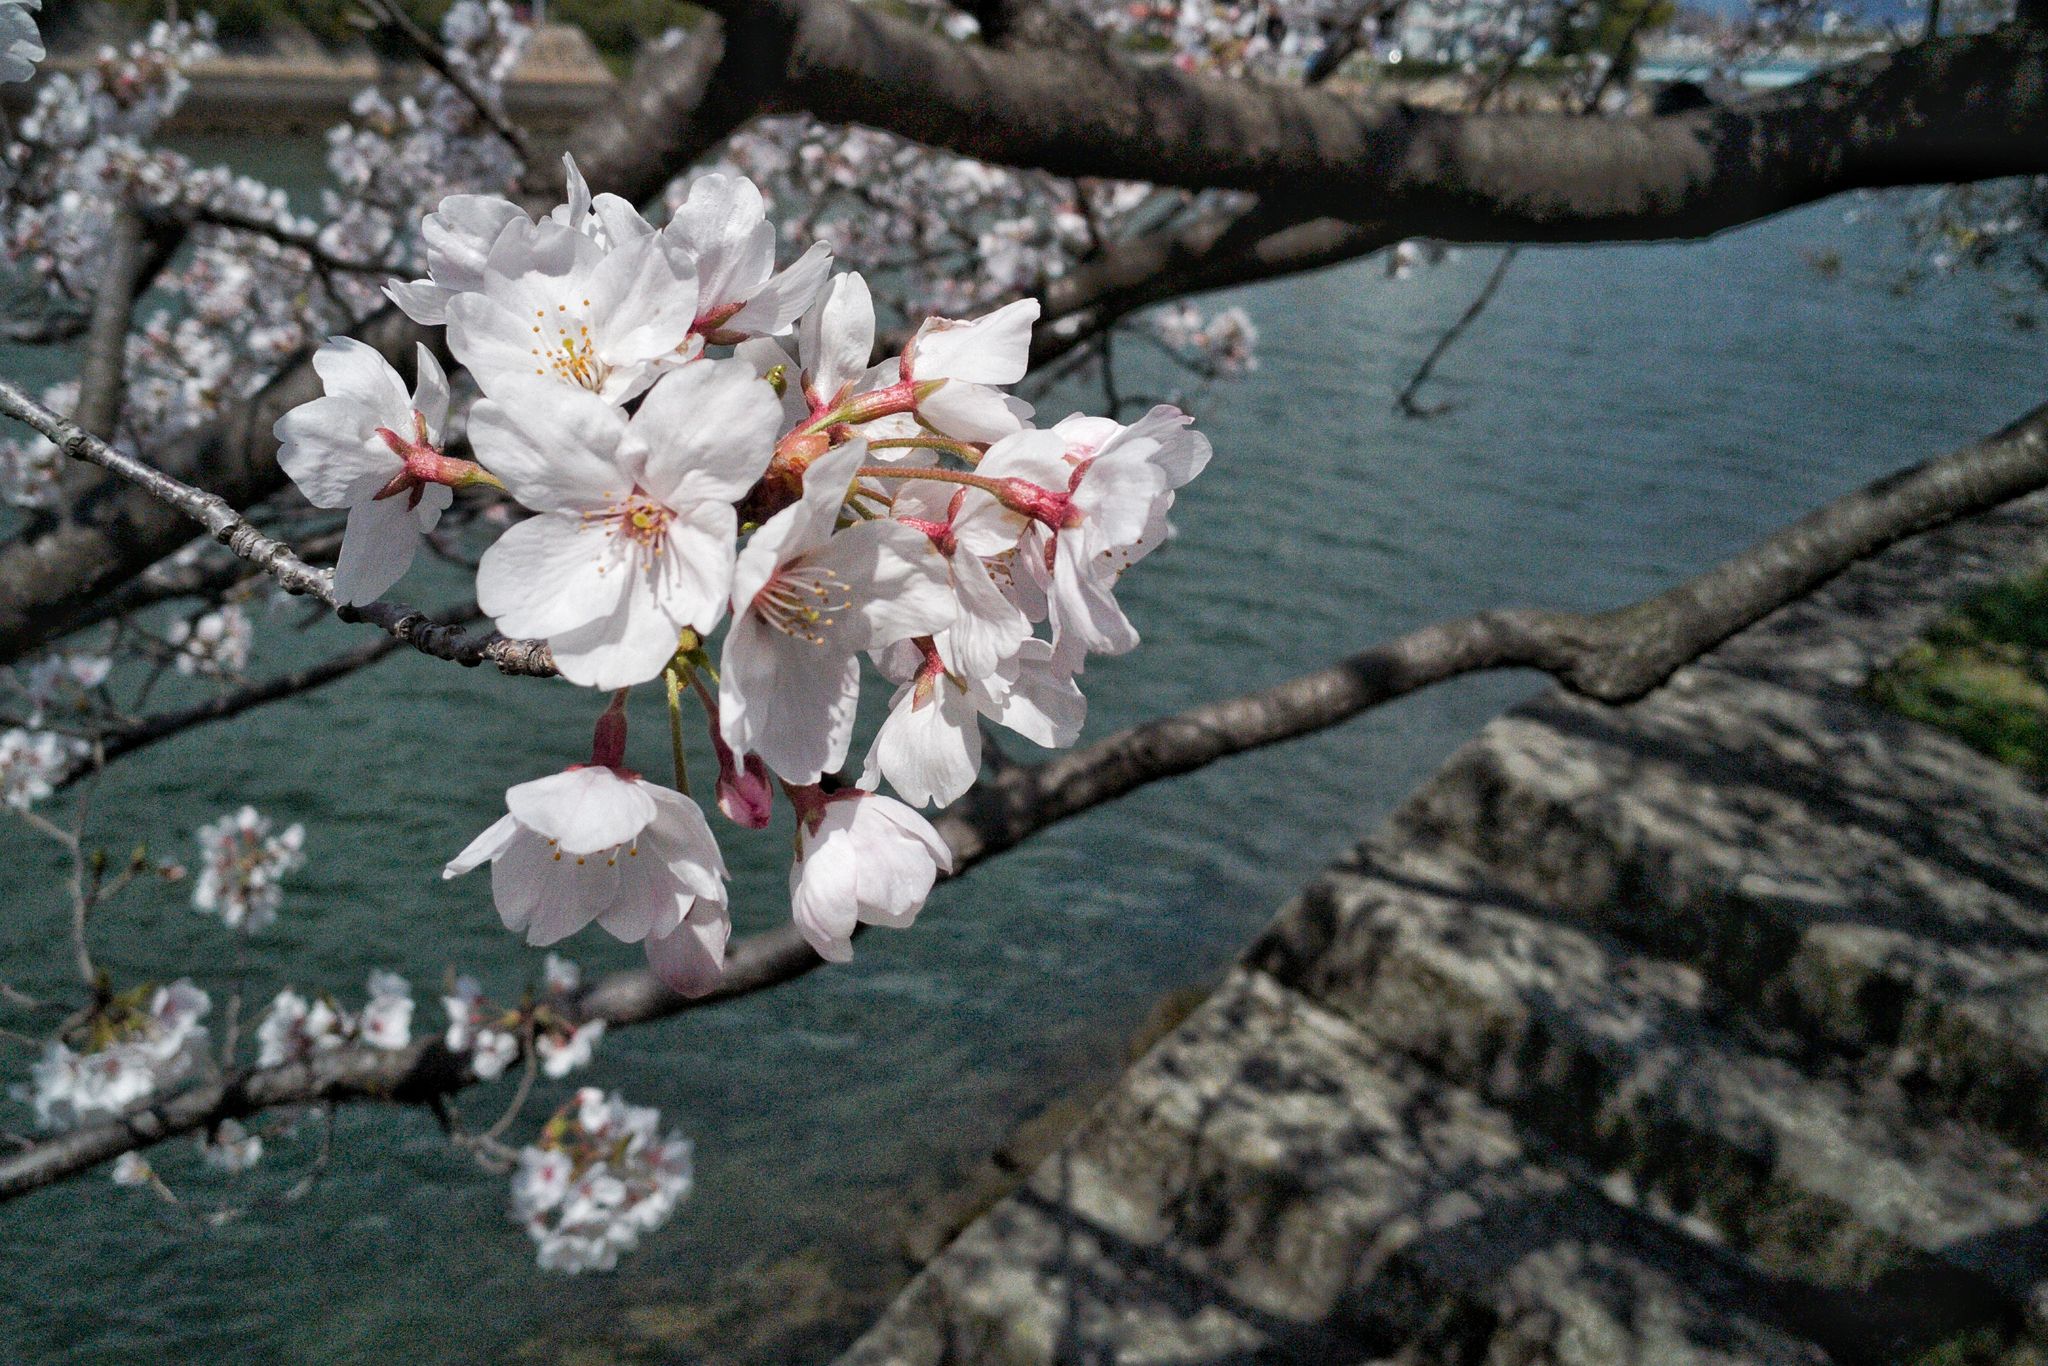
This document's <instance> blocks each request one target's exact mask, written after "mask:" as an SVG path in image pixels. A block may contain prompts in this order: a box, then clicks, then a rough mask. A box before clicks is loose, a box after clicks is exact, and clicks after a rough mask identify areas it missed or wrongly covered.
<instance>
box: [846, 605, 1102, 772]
mask: <svg viewBox="0 0 2048 1366" xmlns="http://www.w3.org/2000/svg"><path fill="white" fill-rule="evenodd" d="M882 669H883V672H884V673H887V674H889V675H890V676H891V677H893V678H900V679H902V680H903V685H902V686H901V687H900V688H898V689H897V690H896V696H895V697H894V698H893V699H892V700H891V701H890V704H889V715H888V717H887V719H885V720H884V721H883V722H882V726H881V729H880V730H878V731H877V732H876V733H875V740H874V744H873V745H872V746H871V747H870V748H869V750H868V757H867V766H866V768H865V769H864V771H863V772H862V773H861V778H860V785H861V786H862V787H864V788H867V789H870V790H872V789H874V788H875V787H877V786H879V783H880V780H881V779H883V778H887V779H888V780H889V785H890V786H891V787H893V788H895V789H896V791H897V793H898V794H900V795H901V796H902V797H903V799H904V800H905V801H907V802H909V803H910V804H911V805H913V806H927V805H934V804H935V805H939V806H943V805H945V804H946V803H947V802H950V801H952V800H953V799H954V798H955V797H958V796H959V795H960V794H961V793H963V792H965V791H966V790H967V789H968V788H969V787H972V786H973V785H974V779H975V776H976V775H977V774H978V773H980V771H981V746H982V738H981V720H982V718H983V717H986V718H988V719H989V720H991V721H993V722H995V723H996V724H997V725H999V726H1004V727H1007V728H1008V729H1010V730H1014V731H1016V732H1017V733H1018V734H1019V735H1022V736H1023V737H1024V738H1025V739H1027V740H1029V741H1031V742H1032V743H1033V744H1037V745H1044V746H1047V747H1048V748H1064V747H1065V746H1067V745H1071V744H1073V743H1074V740H1075V739H1076V738H1077V737H1078V736H1079V735H1080V733H1081V723H1082V722H1083V721H1084V720H1085V719H1086V717H1087V714H1088V702H1087V699H1085V698H1083V697H1082V696H1081V690H1080V689H1079V688H1078V687H1076V686H1075V685H1074V680H1073V675H1072V673H1071V672H1070V671H1063V670H1059V669H1056V668H1055V667H1054V666H1053V659H1052V646H1051V645H1050V644H1048V643H1047V642H1045V641H1042V640H1027V641H1024V642H1023V643H1022V644H1021V645H1019V646H1018V648H1017V651H1016V652H1015V653H1014V654H1012V655H1011V656H1010V657H1009V658H1007V659H1005V660H1003V661H1002V662H1001V663H1000V664H999V665H998V666H997V667H996V669H995V671H994V672H992V673H989V674H975V673H970V672H968V671H966V670H964V669H962V668H961V666H960V665H959V663H958V662H957V661H956V660H955V659H954V658H953V656H952V653H951V646H950V643H949V642H948V641H946V640H945V639H943V638H942V639H940V640H937V641H919V642H916V643H915V644H909V643H906V644H903V645H898V646H895V647H893V648H892V649H891V650H890V651H889V652H888V654H887V656H886V657H885V658H884V659H883V660H882Z"/></svg>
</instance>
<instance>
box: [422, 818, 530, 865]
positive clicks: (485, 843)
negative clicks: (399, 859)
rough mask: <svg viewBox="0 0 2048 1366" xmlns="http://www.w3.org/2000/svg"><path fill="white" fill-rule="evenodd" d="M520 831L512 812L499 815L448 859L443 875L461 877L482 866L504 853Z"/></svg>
mask: <svg viewBox="0 0 2048 1366" xmlns="http://www.w3.org/2000/svg"><path fill="white" fill-rule="evenodd" d="M518 833H519V822H518V821H516V820H514V819H513V817H512V815H511V813H510V812H507V813H506V814H505V815H502V816H500V817H498V819H496V820H495V821H492V822H491V823H490V824H489V825H488V826H486V827H484V832H483V833H482V834H481V835H478V836H477V837H476V838H475V839H473V840H471V841H470V842H469V843H468V845H467V846H465V847H464V848H463V851H462V852H461V853H459V854H457V855H456V856H455V857H454V858H452V859H449V860H448V863H447V866H446V867H444V868H442V869H441V876H442V877H444V878H451V877H461V876H462V875H463V874H464V873H467V872H471V871H473V870H474V869H477V868H480V867H482V866H483V864H484V862H485V861H486V860H488V859H495V858H496V857H498V855H500V854H502V853H504V852H505V850H506V849H507V847H509V846H510V845H511V843H512V840H513V838H514V837H515V836H517V835H518Z"/></svg>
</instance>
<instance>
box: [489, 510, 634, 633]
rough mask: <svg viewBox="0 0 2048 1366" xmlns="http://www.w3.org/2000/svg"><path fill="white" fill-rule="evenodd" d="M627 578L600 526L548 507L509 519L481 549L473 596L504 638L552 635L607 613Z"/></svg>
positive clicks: (622, 591)
mask: <svg viewBox="0 0 2048 1366" xmlns="http://www.w3.org/2000/svg"><path fill="white" fill-rule="evenodd" d="M632 577H633V575H632V572H631V570H630V569H629V568H628V567H626V566H625V565H623V564H621V563H619V562H618V561H616V560H615V559H614V558H613V557H612V556H610V555H609V554H608V553H607V552H606V547H605V538H604V533H603V532H602V531H601V530H597V529H594V528H592V527H590V526H588V525H587V524H585V523H584V522H582V521H581V520H579V519H578V518H576V517H574V516H571V515H569V514H567V513H546V514H543V515H541V516H539V517H529V518H528V519H527V520H525V521H523V522H519V523H515V524H514V525H513V526H512V527H511V528H510V529H508V530H507V531H506V532H505V534H504V535H502V536H500V537H499V538H498V539H497V541H496V543H495V544H493V545H492V546H491V548H490V549H489V550H486V551H485V552H484V555H483V559H482V560H481V561H480V562H479V563H478V565H477V573H476V600H477V605H478V606H479V607H481V608H482V609H483V611H484V614H485V615H486V616H488V617H490V618H491V619H492V620H493V621H495V622H496V623H497V625H498V629H499V630H500V631H503V632H504V633H505V634H506V635H508V636H553V635H556V634H558V633H560V632H565V631H572V630H575V629H576V628H577V627H579V626H584V625H587V624H588V623H590V622H593V621H603V620H605V619H607V618H609V617H610V616H611V615H612V613H613V612H614V611H616V610H617V608H618V605H619V602H620V600H621V599H622V598H623V597H624V596H625V594H626V590H627V587H628V584H629V581H630V580H631V578H632Z"/></svg>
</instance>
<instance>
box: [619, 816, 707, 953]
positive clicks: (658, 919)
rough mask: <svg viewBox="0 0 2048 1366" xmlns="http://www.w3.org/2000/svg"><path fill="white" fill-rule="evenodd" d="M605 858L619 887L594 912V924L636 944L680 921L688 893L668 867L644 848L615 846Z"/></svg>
mask: <svg viewBox="0 0 2048 1366" xmlns="http://www.w3.org/2000/svg"><path fill="white" fill-rule="evenodd" d="M607 857H609V858H610V860H611V861H612V863H613V864H614V865H615V866H616V867H617V868H618V873H619V890H618V895H617V896H616V897H615V898H614V899H613V901H612V903H611V904H610V905H609V906H607V907H605V908H604V910H603V911H601V912H599V913H598V917H597V923H598V926H599V927H600V928H602V929H603V930H604V932H605V933H606V934H609V935H610V936H611V937H612V938H614V939H616V940H618V941H619V942H620V943H622V944H637V943H639V942H640V941H641V940H643V939H646V938H647V937H648V936H650V935H655V934H668V933H671V932H673V931H674V930H675V928H676V927H677V926H678V925H680V924H682V923H683V913H684V912H686V911H687V910H689V909H690V901H691V897H690V895H689V894H688V893H687V892H685V891H684V890H683V889H682V887H681V886H679V885H678V884H677V882H676V880H675V879H674V878H672V877H670V876H669V873H668V869H667V868H665V867H663V866H662V864H661V863H660V862H659V861H658V860H656V859H655V858H654V857H653V856H652V855H651V854H650V853H649V852H648V850H647V846H646V844H645V842H644V841H643V843H642V844H641V846H640V847H639V848H637V849H618V850H614V851H612V852H611V853H610V854H609V855H608V856H607Z"/></svg>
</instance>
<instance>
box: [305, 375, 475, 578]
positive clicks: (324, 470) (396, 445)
mask: <svg viewBox="0 0 2048 1366" xmlns="http://www.w3.org/2000/svg"><path fill="white" fill-rule="evenodd" d="M417 365H418V370H417V373H418V375H419V379H418V382H417V383H416V384H415V386H414V388H413V390H412V392H411V393H410V394H408V393H407V392H406V389H405V382H404V381H403V380H402V379H400V378H399V376H398V372H397V371H396V370H393V369H392V368H391V366H390V365H389V364H388V363H387V362H386V361H385V359H384V357H383V356H381V355H379V354H378V353H377V352H376V351H375V350H373V349H371V348H370V347H368V346H365V345H363V343H361V342H359V341H353V340H351V339H349V338H347V337H335V338H332V339H330V340H329V341H328V343H327V344H326V345H325V346H323V347H321V348H320V350H319V351H317V352H316V353H314V356H313V369H314V370H315V371H316V372H317V373H318V374H319V376H320V379H321V381H322V383H323V384H324V385H325V386H326V391H327V393H326V397H324V398H317V399H314V400H313V401H312V402H310V403H305V404H301V405H300V406H299V407H297V408H294V409H292V410H291V411H290V412H288V413H286V414H285V415H284V416H283V417H281V418H279V419H278V420H277V426H276V429H275V431H276V436H277V439H278V442H279V450H278V453H277V463H278V464H279V466H281V467H282V468H283V470H284V472H285V473H286V474H287V475H289V476H291V480H292V482H293V483H295V484H297V485H298V486H299V491H300V492H302V493H304V494H305V495H306V497H307V499H308V500H309V501H310V502H311V503H312V504H313V506H315V507H322V508H347V509H348V528H347V530H346V531H345V532H344V533H343V536H342V542H341V555H340V558H339V559H338V560H337V561H336V562H335V566H334V593H335V596H336V597H337V598H338V599H339V600H340V601H341V602H343V603H344V604H350V605H359V604H362V603H366V602H372V601H375V600H376V598H377V597H378V596H380V595H381V594H382V593H384V591H385V590H386V589H388V588H390V587H391V586H392V585H393V584H395V583H397V582H398V580H399V579H400V578H401V577H403V576H404V574H405V571H406V570H407V569H409V568H411V566H412V561H413V556H414V554H415V553H417V551H418V550H419V544H420V538H421V537H422V536H423V535H425V534H426V533H427V532H429V531H432V530H433V529H434V524H435V523H436V522H438V521H440V519H441V513H442V512H443V511H444V510H445V509H446V508H447V506H448V504H449V503H450V502H451V501H453V500H454V497H455V490H454V488H453V487H452V485H453V484H455V483H458V482H461V481H462V479H463V477H464V474H463V471H462V469H461V468H460V467H462V466H463V465H464V463H465V462H461V461H450V460H448V459H447V458H446V457H444V456H443V455H442V454H441V450H440V441H441V430H442V428H443V426H445V425H446V423H447V420H448V377H447V376H446V375H445V374H443V373H442V371H441V366H440V363H439V362H438V361H436V360H435V359H434V355H433V352H431V351H429V350H427V348H426V346H425V345H424V344H423V345H421V346H420V347H419V348H418V362H417Z"/></svg>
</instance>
